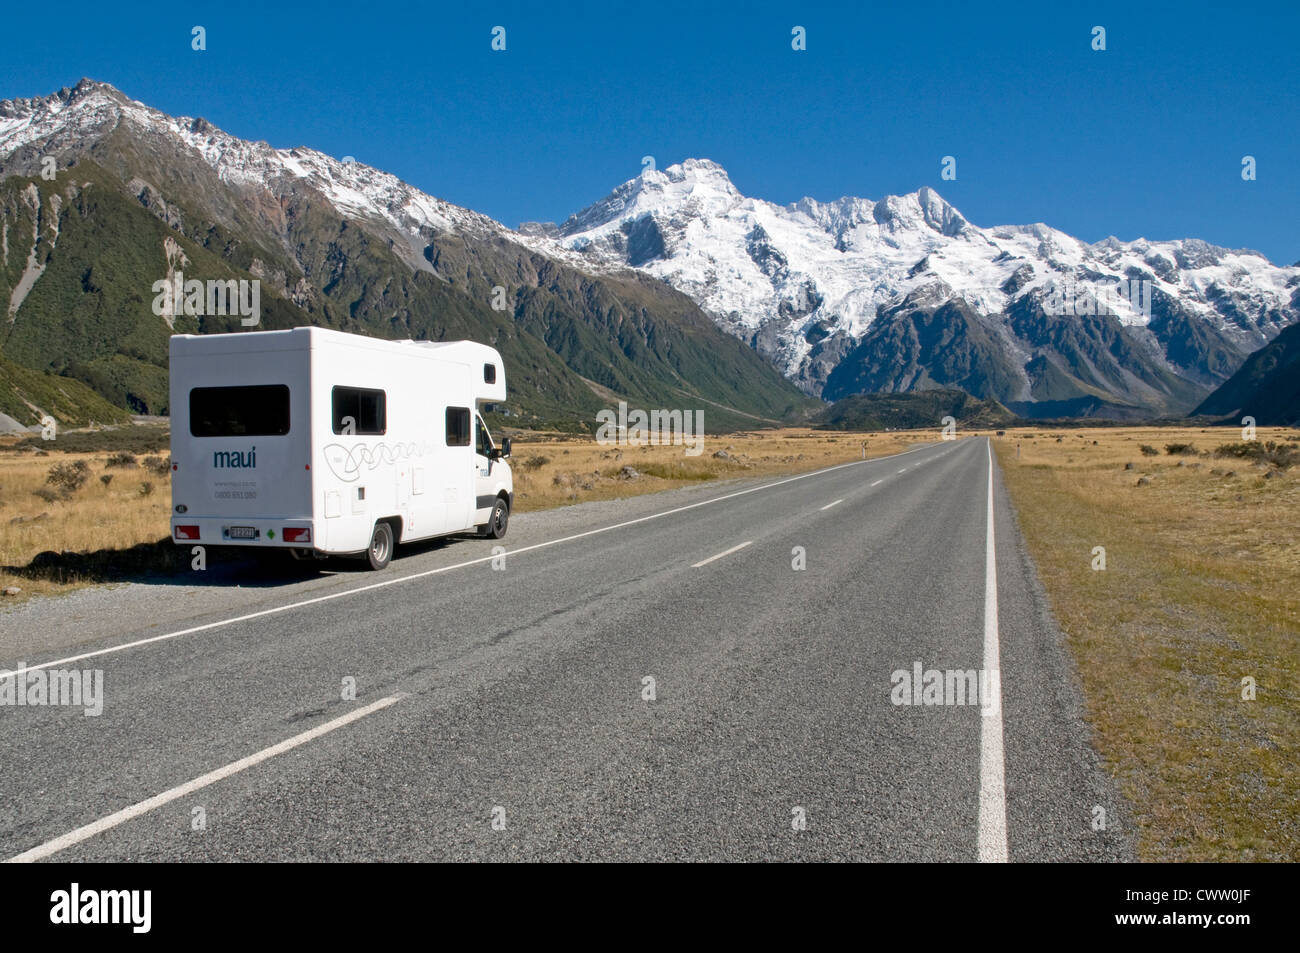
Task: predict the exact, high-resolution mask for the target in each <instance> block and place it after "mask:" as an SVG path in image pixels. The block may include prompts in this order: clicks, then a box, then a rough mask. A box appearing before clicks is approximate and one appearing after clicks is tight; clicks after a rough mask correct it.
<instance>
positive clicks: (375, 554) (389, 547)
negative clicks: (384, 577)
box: [366, 523, 393, 569]
mask: <svg viewBox="0 0 1300 953" xmlns="http://www.w3.org/2000/svg"><path fill="white" fill-rule="evenodd" d="M392 558H393V528H392V527H391V526H389V525H388V524H387V523H376V524H375V531H374V533H373V534H372V535H371V537H370V548H369V549H368V550H366V559H368V560H369V561H370V568H371V569H383V568H384V567H385V566H387V565H388V561H389V560H390V559H392Z"/></svg>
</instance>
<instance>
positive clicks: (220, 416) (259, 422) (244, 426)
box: [190, 384, 289, 437]
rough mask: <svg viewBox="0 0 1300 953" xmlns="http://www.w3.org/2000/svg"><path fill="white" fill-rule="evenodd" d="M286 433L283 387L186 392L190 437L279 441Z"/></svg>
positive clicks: (286, 396) (286, 400)
mask: <svg viewBox="0 0 1300 953" xmlns="http://www.w3.org/2000/svg"><path fill="white" fill-rule="evenodd" d="M288 432H289V388H288V387H286V386H285V385H284V384H254V385H251V386H244V387H195V388H193V389H191V390H190V434H191V436H195V437H282V436H284V435H285V434H287V433H288Z"/></svg>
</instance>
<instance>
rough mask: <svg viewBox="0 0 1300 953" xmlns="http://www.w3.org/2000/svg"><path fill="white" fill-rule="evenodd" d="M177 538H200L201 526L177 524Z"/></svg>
mask: <svg viewBox="0 0 1300 953" xmlns="http://www.w3.org/2000/svg"><path fill="white" fill-rule="evenodd" d="M176 538H177V539H198V538H199V528H198V527H197V526H177V527H176Z"/></svg>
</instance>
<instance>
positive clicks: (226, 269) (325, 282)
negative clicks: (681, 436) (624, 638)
mask: <svg viewBox="0 0 1300 953" xmlns="http://www.w3.org/2000/svg"><path fill="white" fill-rule="evenodd" d="M522 240H523V236H521V235H519V234H517V233H516V232H514V231H512V230H511V229H509V228H506V227H505V226H504V225H502V224H500V223H499V222H496V221H494V220H492V219H490V218H488V217H487V216H484V215H481V214H479V213H477V212H473V211H471V210H469V209H465V208H460V207H458V206H455V205H453V204H451V203H449V202H445V201H442V200H441V199H438V198H435V197H433V196H431V195H428V194H426V193H424V192H422V191H420V190H419V189H416V188H414V187H413V186H411V185H408V184H407V183H404V182H402V181H401V180H399V179H397V178H396V177H395V176H392V175H389V174H388V173H385V172H382V171H380V170H379V169H375V168H372V167H370V166H367V165H364V164H361V163H357V162H354V161H351V160H347V161H345V160H343V159H335V158H332V157H330V156H327V155H325V154H323V153H321V152H318V151H316V150H313V149H308V148H290V149H284V148H274V147H272V146H271V145H268V144H267V143H265V142H249V141H245V140H242V139H239V138H237V137H235V136H232V135H229V134H228V133H225V132H223V131H222V130H220V129H218V128H216V127H215V126H213V125H212V124H211V123H209V122H207V121H206V120H204V119H192V118H187V117H173V116H169V115H167V114H166V113H163V112H160V111H159V110H156V109H152V108H150V107H148V106H146V105H144V104H143V103H139V102H136V101H134V100H132V99H130V98H129V97H127V96H125V95H124V94H122V93H121V92H120V91H118V90H117V89H115V88H113V87H112V86H110V85H107V84H105V83H99V82H94V81H91V80H82V81H81V82H80V83H78V84H77V85H76V86H75V87H74V88H70V89H63V90H60V91H59V92H57V93H55V94H53V95H50V96H43V97H38V98H33V99H17V100H9V101H6V102H0V309H5V310H0V315H3V317H4V318H6V319H7V320H0V370H2V371H3V373H0V413H5V414H9V415H10V416H13V417H15V418H16V419H20V420H21V421H22V422H24V423H31V422H32V421H33V420H39V419H40V417H41V413H40V411H43V410H48V411H49V412H50V413H51V414H53V415H54V416H55V417H56V418H59V419H60V420H65V421H68V420H79V421H85V420H89V419H96V420H100V421H103V420H104V419H106V417H105V413H104V409H103V404H104V400H107V401H108V402H109V403H110V404H112V405H114V406H116V407H117V408H123V409H127V408H129V409H131V410H133V411H135V412H136V413H165V412H166V401H167V369H166V368H167V337H168V335H169V334H171V333H172V332H173V331H174V332H184V333H200V332H203V333H206V332H209V331H227V330H239V329H240V326H239V324H238V323H237V321H236V319H233V318H231V317H230V316H229V315H227V314H225V313H224V311H219V312H217V313H216V314H205V313H204V312H203V309H202V308H201V307H200V308H195V309H194V311H193V313H189V306H188V304H187V306H186V308H187V311H186V313H185V314H181V313H180V312H176V313H172V314H168V315H166V316H159V315H158V314H156V313H154V311H153V309H152V307H151V305H150V302H151V300H152V298H153V292H152V291H151V289H152V288H153V286H154V283H155V282H157V281H158V280H159V279H166V280H168V281H170V280H172V279H173V278H174V277H175V276H176V275H177V274H178V273H183V275H184V277H185V279H186V281H187V283H188V282H191V281H197V282H200V283H201V282H203V281H209V282H210V281H213V280H222V281H225V280H232V279H239V280H241V281H242V280H250V279H255V280H258V281H260V291H261V295H260V301H261V320H260V327H262V328H281V327H290V326H295V325H301V324H308V323H310V324H316V325H320V326H324V327H332V328H338V329H341V330H346V331H353V332H359V333H366V334H372V335H376V336H380V337H388V338H392V337H411V338H417V339H430V340H442V339H452V338H459V337H468V338H473V339H475V340H481V341H484V342H487V343H491V344H493V345H495V346H496V347H497V348H498V350H500V351H501V353H502V355H503V357H504V358H505V359H506V362H507V365H508V366H509V368H510V375H511V389H510V392H511V399H510V402H509V404H508V406H507V407H506V408H505V411H506V412H508V413H509V415H510V416H511V417H514V418H522V420H521V422H525V423H527V422H530V421H531V422H535V423H538V424H541V423H553V424H555V425H558V426H563V427H565V428H569V429H571V428H573V427H574V426H575V423H577V424H578V425H583V424H584V423H585V422H589V421H591V420H593V419H594V414H595V412H596V411H597V410H599V409H600V408H602V407H603V406H604V405H605V404H606V403H607V402H608V401H609V400H610V399H618V398H626V399H627V400H629V401H633V402H635V403H636V404H637V405H639V406H649V407H679V406H696V405H697V404H698V403H708V404H709V406H710V407H711V408H712V409H711V410H710V413H711V415H712V419H713V420H714V421H715V426H716V425H717V424H718V423H719V422H721V421H726V420H730V421H732V422H733V423H735V424H737V425H740V424H743V423H747V422H751V421H753V420H755V419H762V420H774V419H781V418H784V417H786V416H787V415H790V414H793V413H796V412H799V411H802V410H805V409H808V408H811V407H812V406H813V402H812V401H811V400H809V399H808V398H807V397H806V396H805V395H803V394H800V393H799V391H798V390H797V389H796V388H795V387H794V386H793V385H792V384H791V383H790V382H788V381H787V380H785V379H784V378H783V377H782V376H781V375H780V374H779V373H778V372H777V371H776V370H775V369H774V368H773V367H772V366H771V365H770V364H769V363H767V362H766V361H765V360H764V359H763V358H761V357H760V356H759V355H758V354H757V353H756V352H755V351H754V350H753V349H752V348H750V347H748V346H747V345H745V344H743V343H742V342H740V341H737V340H736V339H735V338H733V337H731V336H729V335H727V334H725V333H724V332H722V331H721V330H719V329H718V328H717V326H716V325H715V323H714V322H713V321H712V319H711V318H709V317H708V316H707V315H706V314H705V313H704V312H703V311H701V310H700V309H699V307H698V306H696V305H695V304H694V302H692V301H691V299H690V298H689V297H687V296H685V295H683V294H681V293H680V292H677V291H675V290H674V289H672V288H671V287H670V286H668V285H667V284H665V283H663V282H661V281H657V280H655V279H653V278H651V277H649V276H646V275H644V274H642V273H641V272H639V271H637V270H636V269H633V268H630V267H627V266H620V267H608V268H601V269H591V268H587V269H581V270H580V269H576V268H573V267H572V266H571V262H574V261H579V260H581V256H579V255H578V254H577V253H575V252H572V251H569V250H566V249H561V248H558V247H556V248H555V249H553V250H552V251H551V252H549V253H547V252H543V251H539V250H537V249H536V248H532V247H528V246H526V245H525V244H523V243H522ZM187 297H188V293H187ZM6 306H7V308H6ZM11 367H18V368H19V369H20V371H21V373H19V372H18V371H15V372H13V373H10V371H9V370H8V369H9V368H11ZM42 375H45V376H44V377H42ZM19 377H21V378H22V380H21V381H18V379H19ZM15 381H18V383H17V384H15ZM73 381H75V382H80V384H82V385H85V386H84V387H82V388H81V389H80V390H78V389H77V388H75V387H73V386H72V382H73ZM92 392H97V393H98V395H99V398H100V399H99V403H98V404H96V403H95V401H94V400H92V399H91V398H92V397H93V396H94V393H92ZM73 393H75V394H76V400H75V401H74V400H72V399H70V398H68V399H65V398H67V395H69V394H73ZM58 395H64V397H62V398H60V397H58ZM611 395H612V397H611ZM57 401H61V403H59V402H57ZM74 404H75V405H76V406H75V407H74V406H73V405H74Z"/></svg>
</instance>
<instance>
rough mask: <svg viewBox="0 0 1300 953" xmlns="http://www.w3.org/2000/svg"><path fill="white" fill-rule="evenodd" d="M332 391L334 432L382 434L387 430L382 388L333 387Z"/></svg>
mask: <svg viewBox="0 0 1300 953" xmlns="http://www.w3.org/2000/svg"><path fill="white" fill-rule="evenodd" d="M332 393H333V400H332V403H333V411H332V414H333V418H334V420H333V423H334V432H335V433H345V434H382V433H386V432H387V431H388V400H387V395H386V394H385V393H384V392H383V391H382V390H367V389H365V388H363V387H335V388H334V390H333V392H332Z"/></svg>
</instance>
